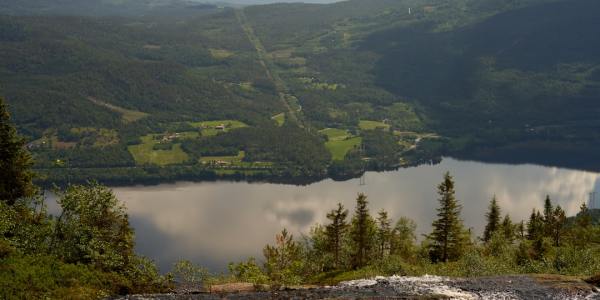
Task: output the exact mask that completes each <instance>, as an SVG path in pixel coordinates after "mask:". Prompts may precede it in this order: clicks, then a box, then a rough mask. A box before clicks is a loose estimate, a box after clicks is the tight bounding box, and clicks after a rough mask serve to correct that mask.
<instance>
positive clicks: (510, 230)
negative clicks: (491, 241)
mask: <svg viewBox="0 0 600 300" xmlns="http://www.w3.org/2000/svg"><path fill="white" fill-rule="evenodd" d="M500 227H501V228H502V233H503V234H504V238H505V239H506V241H507V242H509V243H512V242H513V240H514V238H515V226H514V225H513V223H512V220H511V219H510V216H509V215H508V214H507V215H506V216H504V219H503V220H502V224H501V225H500Z"/></svg>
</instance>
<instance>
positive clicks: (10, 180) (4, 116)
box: [0, 97, 35, 205]
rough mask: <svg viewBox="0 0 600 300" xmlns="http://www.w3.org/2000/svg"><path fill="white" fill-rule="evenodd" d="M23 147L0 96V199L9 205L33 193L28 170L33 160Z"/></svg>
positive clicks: (33, 189) (22, 142) (22, 141)
mask: <svg viewBox="0 0 600 300" xmlns="http://www.w3.org/2000/svg"><path fill="white" fill-rule="evenodd" d="M24 147H25V141H24V140H23V138H21V137H19V136H18V135H17V131H16V129H15V128H14V126H13V125H12V123H11V120H10V115H9V114H8V110H7V107H6V104H5V103H4V99H2V98H1V97H0V149H1V150H0V170H2V172H1V174H0V201H5V202H6V203H8V204H9V205H12V204H14V203H15V201H16V200H17V199H19V198H22V197H30V196H33V195H34V193H35V187H34V186H33V184H32V182H31V180H32V177H33V173H31V171H30V168H31V166H32V165H33V162H32V160H31V155H30V154H29V152H27V151H26V150H25V149H24Z"/></svg>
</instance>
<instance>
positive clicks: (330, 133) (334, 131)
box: [319, 128, 350, 141]
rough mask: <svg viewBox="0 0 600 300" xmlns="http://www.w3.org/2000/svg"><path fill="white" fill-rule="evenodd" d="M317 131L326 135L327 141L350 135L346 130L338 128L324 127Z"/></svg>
mask: <svg viewBox="0 0 600 300" xmlns="http://www.w3.org/2000/svg"><path fill="white" fill-rule="evenodd" d="M319 132H320V133H322V134H324V135H326V136H327V138H328V139H329V141H334V140H343V139H345V138H347V137H349V136H350V133H349V132H348V130H345V129H338V128H325V129H323V130H320V131H319Z"/></svg>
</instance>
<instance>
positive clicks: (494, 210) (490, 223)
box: [483, 196, 500, 243]
mask: <svg viewBox="0 0 600 300" xmlns="http://www.w3.org/2000/svg"><path fill="white" fill-rule="evenodd" d="M485 218H486V220H487V224H486V225H485V230H484V231H483V241H484V242H486V243H487V242H489V240H490V239H491V238H492V235H494V232H496V230H498V229H499V228H500V206H498V201H496V196H494V197H493V198H492V201H491V202H490V206H489V211H488V212H487V213H486V214H485Z"/></svg>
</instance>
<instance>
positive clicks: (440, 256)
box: [429, 173, 465, 262]
mask: <svg viewBox="0 0 600 300" xmlns="http://www.w3.org/2000/svg"><path fill="white" fill-rule="evenodd" d="M438 194H439V196H440V198H439V199H438V201H439V203H440V207H439V208H438V209H437V211H438V214H437V216H438V219H437V220H435V221H434V222H433V224H432V226H433V232H432V233H431V234H430V235H429V238H430V239H431V248H430V252H429V253H430V256H431V259H432V260H433V261H434V262H446V261H449V260H455V259H457V258H459V257H460V256H461V255H462V253H461V252H462V250H463V247H464V244H465V237H464V232H463V223H462V220H461V219H460V211H461V206H460V205H459V204H458V201H457V200H456V197H455V191H454V180H453V179H452V176H450V173H446V174H445V175H444V181H443V182H442V183H441V184H440V185H439V186H438Z"/></svg>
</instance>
